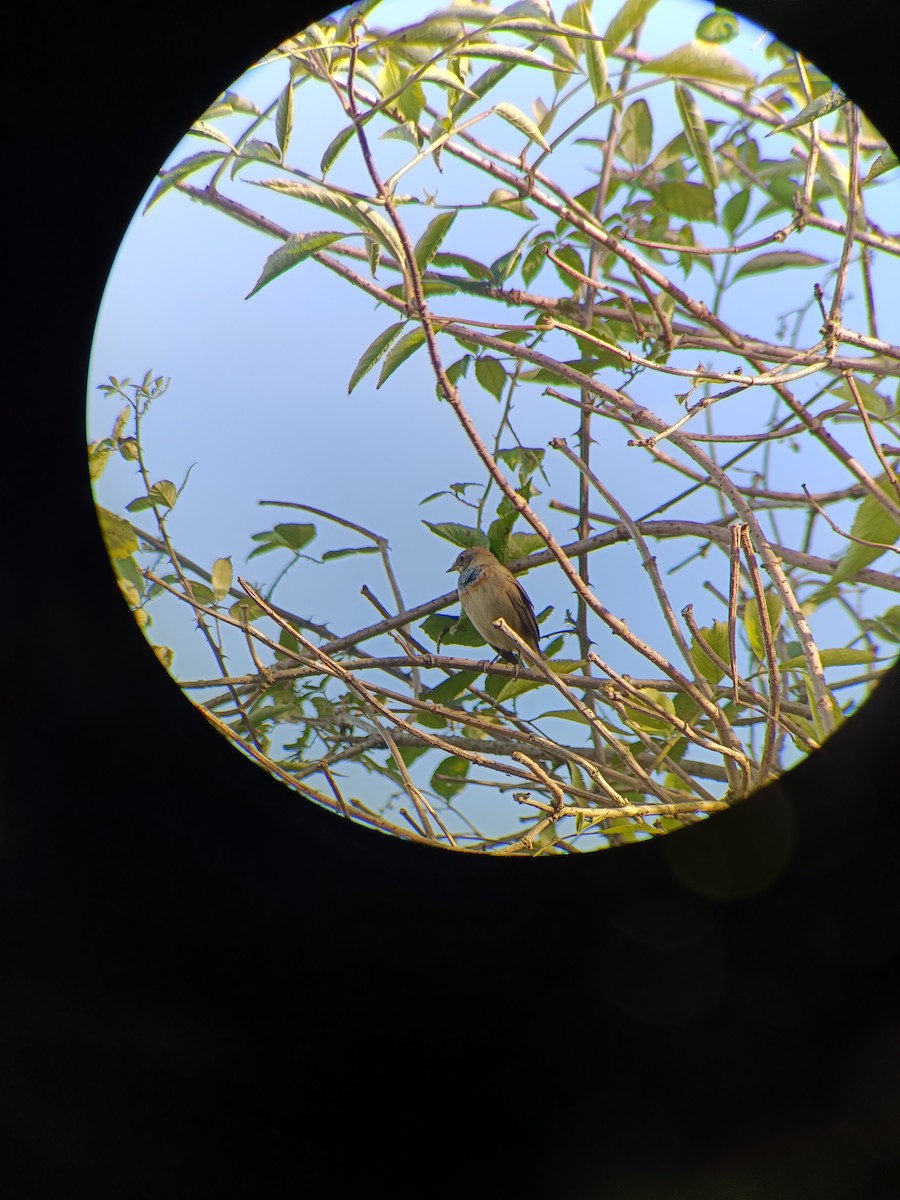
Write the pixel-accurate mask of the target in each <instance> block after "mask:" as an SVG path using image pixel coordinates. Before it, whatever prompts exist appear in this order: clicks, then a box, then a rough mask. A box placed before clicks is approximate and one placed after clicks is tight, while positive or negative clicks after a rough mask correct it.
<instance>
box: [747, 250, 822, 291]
mask: <svg viewBox="0 0 900 1200" xmlns="http://www.w3.org/2000/svg"><path fill="white" fill-rule="evenodd" d="M827 261H828V260H827V259H825V258H820V257H819V256H818V255H817V254H807V253H806V251H805V250H769V251H767V252H766V253H765V254H757V255H756V257H755V258H750V259H748V260H747V261H746V262H745V263H742V264H741V266H740V267H738V269H737V270H736V271H735V273H734V275H733V277H732V283H733V282H734V281H735V280H736V279H740V278H741V276H743V275H761V274H762V273H763V272H765V271H780V270H781V268H782V267H821V266H822V264H823V263H825V262H827Z"/></svg>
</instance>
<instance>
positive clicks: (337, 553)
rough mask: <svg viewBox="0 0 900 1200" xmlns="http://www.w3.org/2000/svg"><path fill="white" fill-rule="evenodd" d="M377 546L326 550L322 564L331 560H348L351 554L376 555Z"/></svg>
mask: <svg viewBox="0 0 900 1200" xmlns="http://www.w3.org/2000/svg"><path fill="white" fill-rule="evenodd" d="M377 553H378V547H377V546H349V547H347V549H345V550H326V551H325V553H324V554H323V555H322V562H328V560H329V559H332V558H348V557H349V556H350V555H351V554H377Z"/></svg>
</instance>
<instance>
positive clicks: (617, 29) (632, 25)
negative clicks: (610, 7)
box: [604, 0, 657, 54]
mask: <svg viewBox="0 0 900 1200" xmlns="http://www.w3.org/2000/svg"><path fill="white" fill-rule="evenodd" d="M656 3H657V0H625V3H624V4H623V5H622V7H621V8H620V9H619V11H618V12H617V13H616V15H615V16H614V17H613V19H612V20H611V21H610V23H609V25H608V26H607V28H606V34H605V35H604V49H605V50H606V53H607V54H612V53H613V51H614V50H618V48H619V46H621V44H622V43H623V42H624V41H625V39H626V38H627V37H628V35H629V34H630V33H633V32H634V30H635V29H636V28H637V27H638V25H640V23H641V21H643V19H644V17H646V15H647V13H648V12H649V11H650V9H651V8H653V6H654V4H656Z"/></svg>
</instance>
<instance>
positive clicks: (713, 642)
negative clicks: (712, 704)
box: [691, 621, 731, 684]
mask: <svg viewBox="0 0 900 1200" xmlns="http://www.w3.org/2000/svg"><path fill="white" fill-rule="evenodd" d="M700 633H701V635H702V636H703V638H704V640H705V641H707V642H708V643H709V646H710V649H712V650H714V651H715V652H716V654H718V656H719V658H721V660H722V661H723V662H724V663H727V662H728V661H729V659H730V657H731V655H730V652H729V648H728V623H727V622H726V621H715V622H714V623H713V624H712V625H707V626H706V627H705V628H703V629H701V630H700ZM691 658H692V659H693V661H694V666H695V667H696V668H697V670H698V671H699V672H700V674H701V675H702V676H703V678H704V679H706V680H708V681H709V682H710V683H712V684H717V683H718V682H719V680H720V679H722V678H723V676H724V675H725V672H724V671H723V670H721V669H720V668H719V667H717V666H716V664H715V663H714V662H713V660H712V659H711V658H710V657H709V655H708V654H707V653H706V651H705V650H704V649H703V647H702V646H701V645H700V643H699V642H698V641H697V639H696V638H694V639H693V640H692V642H691Z"/></svg>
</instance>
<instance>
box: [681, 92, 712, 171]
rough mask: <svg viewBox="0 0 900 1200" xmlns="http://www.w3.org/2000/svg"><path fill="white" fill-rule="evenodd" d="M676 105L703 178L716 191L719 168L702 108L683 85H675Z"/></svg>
mask: <svg viewBox="0 0 900 1200" xmlns="http://www.w3.org/2000/svg"><path fill="white" fill-rule="evenodd" d="M675 103H676V105H677V107H678V115H679V116H680V117H681V124H682V128H683V129H684V134H685V137H686V138H687V140H688V145H689V146H690V148H691V153H692V154H693V156H694V158H695V159H696V160H697V163H698V165H699V167H700V170H701V171H702V173H703V178H704V179H705V180H706V183H707V185H708V186H709V187H710V188H712V189H713V191H715V189H716V188H717V187H718V186H719V168H718V166H717V165H716V160H715V156H714V155H713V151H712V146H711V145H710V143H709V135H708V134H707V132H706V122H705V121H704V119H703V114H702V113H701V111H700V106H699V105H698V104H697V101H696V100H695V99H694V93H693V92H692V91H691V90H690V88H688V87H685V85H684V84H683V83H677V84H676V85H675Z"/></svg>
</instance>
